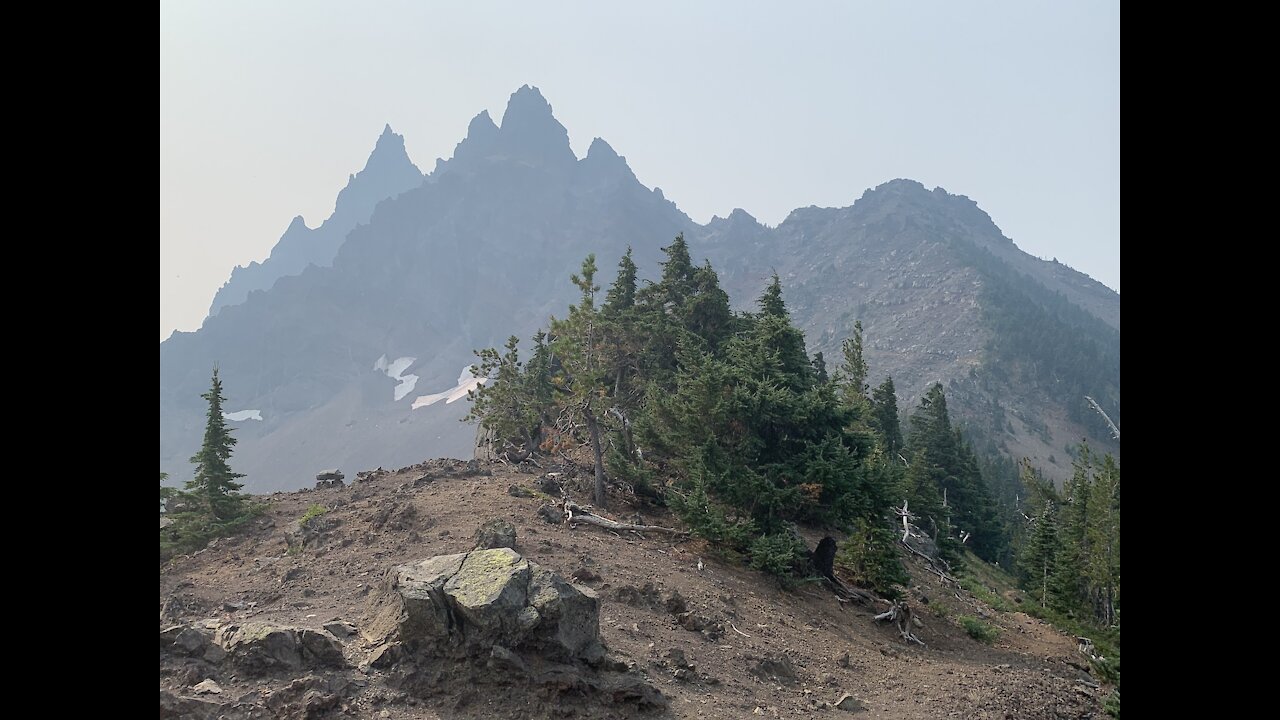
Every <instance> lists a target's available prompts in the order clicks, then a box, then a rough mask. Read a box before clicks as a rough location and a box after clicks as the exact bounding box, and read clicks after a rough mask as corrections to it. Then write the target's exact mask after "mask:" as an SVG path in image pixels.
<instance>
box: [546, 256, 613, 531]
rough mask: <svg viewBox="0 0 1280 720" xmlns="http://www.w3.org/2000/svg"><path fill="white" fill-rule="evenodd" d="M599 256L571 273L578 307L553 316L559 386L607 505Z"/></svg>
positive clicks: (600, 496) (598, 494)
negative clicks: (581, 430)
mask: <svg viewBox="0 0 1280 720" xmlns="http://www.w3.org/2000/svg"><path fill="white" fill-rule="evenodd" d="M595 274H596V256H595V254H594V253H592V254H590V255H588V256H587V258H586V259H585V260H583V262H582V274H581V275H576V274H575V275H573V276H571V278H570V279H571V280H572V281H573V284H574V285H576V286H577V287H578V290H579V291H580V292H581V293H582V294H581V297H580V299H579V301H578V304H577V305H571V306H570V307H569V315H568V317H566V318H565V319H563V320H556V319H555V318H552V320H551V334H552V335H553V336H554V337H555V341H554V342H553V348H554V352H555V355H556V357H557V358H558V359H559V360H560V365H561V373H560V375H559V379H560V381H561V382H560V388H561V390H562V391H563V392H564V393H565V394H566V397H565V398H564V399H563V400H562V402H563V403H564V407H565V408H566V409H568V410H569V411H570V412H571V413H572V414H573V415H574V416H576V417H577V418H579V419H581V420H582V422H583V424H584V425H586V428H587V434H588V437H589V440H590V444H591V454H592V456H593V458H594V460H595V504H596V505H599V506H600V507H605V506H606V505H607V497H606V494H605V490H606V487H605V476H604V441H603V437H602V435H603V432H604V429H603V428H602V426H601V425H602V419H603V416H604V413H605V412H607V411H608V405H607V399H606V398H607V396H608V388H607V386H606V383H607V382H608V366H607V364H606V360H607V358H606V353H605V345H604V341H605V336H604V332H603V326H602V323H601V318H600V312H599V311H598V310H597V309H596V306H595V296H596V293H597V292H599V291H600V286H599V285H597V284H596V282H595Z"/></svg>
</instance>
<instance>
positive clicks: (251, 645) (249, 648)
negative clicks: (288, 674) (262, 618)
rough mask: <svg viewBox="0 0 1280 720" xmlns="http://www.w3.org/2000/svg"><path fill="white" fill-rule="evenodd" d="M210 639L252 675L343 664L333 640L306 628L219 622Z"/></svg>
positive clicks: (340, 665) (327, 634)
mask: <svg viewBox="0 0 1280 720" xmlns="http://www.w3.org/2000/svg"><path fill="white" fill-rule="evenodd" d="M214 642H216V643H217V644H218V645H220V646H221V647H222V648H223V649H224V650H226V652H227V655H228V656H229V657H230V659H231V661H232V662H234V663H235V664H236V665H237V666H239V667H241V668H242V669H243V670H244V671H245V672H247V673H249V674H254V675H261V674H265V673H270V672H275V671H279V670H285V671H296V670H301V669H302V668H309V667H333V668H340V667H343V666H345V665H346V661H345V659H344V658H343V656H342V648H341V646H339V644H338V641H337V639H335V638H334V637H333V636H332V635H330V634H329V633H326V632H322V631H319V630H311V629H309V628H291V627H278V626H275V625H267V624H264V623H244V624H243V625H235V624H231V625H223V626H222V627H220V628H218V630H217V632H216V633H214Z"/></svg>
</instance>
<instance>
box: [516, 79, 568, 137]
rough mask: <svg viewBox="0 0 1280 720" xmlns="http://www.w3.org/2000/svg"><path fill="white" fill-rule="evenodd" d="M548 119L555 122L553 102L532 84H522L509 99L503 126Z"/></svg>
mask: <svg viewBox="0 0 1280 720" xmlns="http://www.w3.org/2000/svg"><path fill="white" fill-rule="evenodd" d="M548 120H549V121H552V122H555V115H554V113H553V112H552V110H551V103H549V102H547V99H546V98H545V97H543V96H542V91H540V90H538V88H536V87H533V86H530V85H521V86H520V88H519V89H518V90H516V91H515V92H513V93H511V98H510V99H509V100H507V110H506V112H505V113H503V115H502V128H503V129H504V130H508V129H511V127H513V126H515V125H519V124H521V123H525V122H536V121H544V122H545V121H548ZM556 124H557V125H559V124H560V123H559V122H556Z"/></svg>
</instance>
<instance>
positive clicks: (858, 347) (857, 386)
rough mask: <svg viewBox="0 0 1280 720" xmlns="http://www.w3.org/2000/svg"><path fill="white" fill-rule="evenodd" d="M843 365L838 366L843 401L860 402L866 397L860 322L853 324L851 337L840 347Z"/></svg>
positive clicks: (865, 375) (865, 364)
mask: <svg viewBox="0 0 1280 720" xmlns="http://www.w3.org/2000/svg"><path fill="white" fill-rule="evenodd" d="M840 350H841V352H842V353H843V354H844V363H843V364H841V365H840V376H841V386H842V387H843V388H844V394H845V401H846V402H855V401H860V400H861V399H862V398H865V397H866V395H867V389H868V388H867V361H866V360H865V359H864V358H863V357H862V321H861V320H859V321H857V322H855V323H854V324H853V337H851V338H846V339H845V341H844V343H843V344H842V345H841V346H840Z"/></svg>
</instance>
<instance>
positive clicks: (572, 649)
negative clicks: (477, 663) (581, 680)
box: [362, 548, 604, 663]
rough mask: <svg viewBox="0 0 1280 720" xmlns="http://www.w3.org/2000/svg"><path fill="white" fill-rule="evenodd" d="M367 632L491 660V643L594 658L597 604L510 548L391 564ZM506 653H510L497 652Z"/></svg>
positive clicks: (552, 655) (432, 651)
mask: <svg viewBox="0 0 1280 720" xmlns="http://www.w3.org/2000/svg"><path fill="white" fill-rule="evenodd" d="M371 616H372V620H371V621H370V622H369V623H368V624H367V625H366V626H365V627H364V628H363V629H362V633H363V634H364V635H365V638H366V639H367V640H369V641H370V642H371V643H374V644H378V645H387V644H392V643H400V644H402V645H403V646H404V648H405V649H406V650H407V651H409V652H413V653H425V654H427V655H432V656H438V657H453V658H461V657H494V655H493V648H494V647H500V648H503V649H506V650H511V651H514V652H516V653H528V654H531V655H536V656H538V657H540V658H542V659H545V660H550V661H556V662H571V661H585V662H588V663H590V662H596V661H598V660H599V659H600V658H601V657H603V654H604V650H603V648H602V647H601V645H600V601H599V599H598V598H597V597H596V594H595V593H594V592H593V591H592V590H590V589H589V588H579V587H576V586H574V585H571V584H569V583H567V582H565V581H564V580H562V579H560V578H559V577H558V576H557V575H555V574H554V573H552V572H551V571H550V570H547V569H545V568H543V567H541V566H539V565H537V564H536V563H532V562H529V561H528V560H526V559H524V558H523V557H521V556H520V555H519V554H518V553H516V552H515V551H514V550H511V549H510V548H496V549H487V550H474V551H472V552H469V553H462V554H459V555H443V556H438V557H434V558H429V559H427V560H422V561H420V562H417V563H412V564H409V565H399V566H396V567H393V568H392V569H391V570H390V571H389V572H388V574H387V577H386V580H385V581H384V582H383V587H382V588H381V591H380V592H379V593H378V594H377V595H376V596H375V598H374V600H373V612H372V613H371ZM499 655H500V656H503V657H506V654H504V653H501V652H500V653H499Z"/></svg>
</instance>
